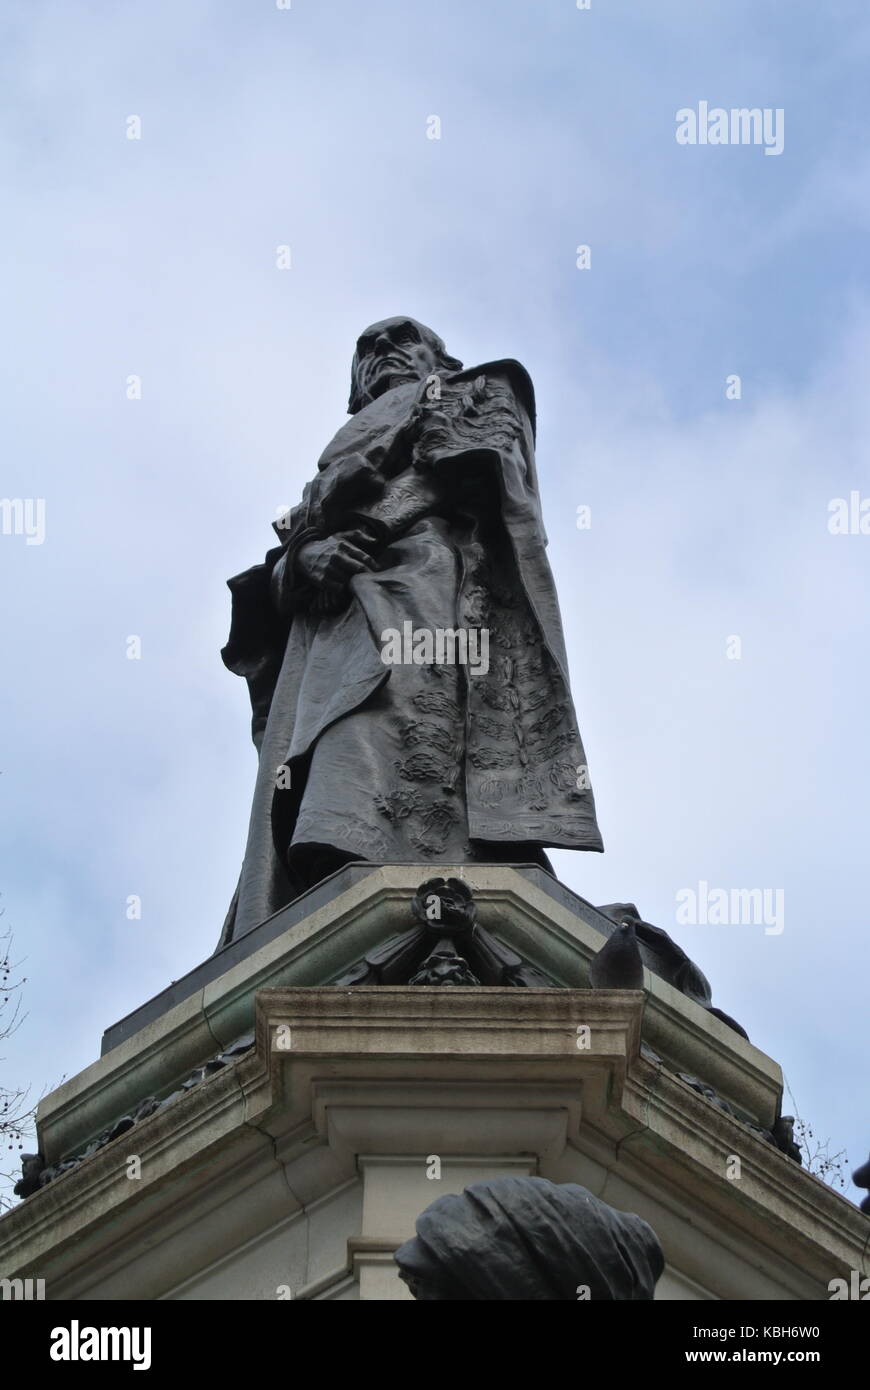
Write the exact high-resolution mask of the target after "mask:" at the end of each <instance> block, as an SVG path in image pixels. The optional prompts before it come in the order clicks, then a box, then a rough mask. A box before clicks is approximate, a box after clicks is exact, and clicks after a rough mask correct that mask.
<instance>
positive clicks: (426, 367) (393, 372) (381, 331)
mask: <svg viewBox="0 0 870 1390" xmlns="http://www.w3.org/2000/svg"><path fill="white" fill-rule="evenodd" d="M461 370H462V363H461V362H460V361H458V360H457V358H455V357H451V356H450V355H449V354H448V352H447V349H446V347H445V346H444V343H443V342H442V340H441V339H440V338H439V337H438V334H437V333H433V332H432V329H431V328H427V327H426V325H425V324H424V323H418V322H417V320H416V319H405V318H395V319H382V320H381V322H380V323H373V324H372V325H371V327H369V328H367V329H366V330H365V332H364V333H361V334H360V336H359V338H358V339H357V343H356V352H355V353H354V356H353V366H352V367H351V380H350V400H349V401H348V406H347V408H348V411H349V412H350V414H351V415H355V414H356V412H357V411H358V410H362V408H363V406H364V405H368V404H369V402H370V401H373V400H375V399H376V398H377V397H378V396H382V395H383V394H384V392H385V391H390V390H392V388H393V387H394V386H401V385H402V384H403V383H404V382H407V381H424V380H425V379H426V378H427V377H429V376H433V375H446V374H448V373H450V372H458V371H461Z"/></svg>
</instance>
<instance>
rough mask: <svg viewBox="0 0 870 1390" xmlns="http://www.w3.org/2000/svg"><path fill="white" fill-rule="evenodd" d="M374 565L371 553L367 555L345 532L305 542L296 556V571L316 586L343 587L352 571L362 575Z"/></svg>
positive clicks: (329, 588)
mask: <svg viewBox="0 0 870 1390" xmlns="http://www.w3.org/2000/svg"><path fill="white" fill-rule="evenodd" d="M352 534H354V533H352ZM374 567H375V562H374V560H373V559H372V557H371V555H367V554H366V552H365V551H364V550H361V549H360V547H359V546H358V545H356V544H355V542H354V541H353V540H351V539H350V538H349V537H348V536H346V535H344V536H342V535H338V536H327V538H326V540H322V541H308V542H307V543H306V544H305V545H303V546H302V547H301V549H300V550H299V551H298V553H297V555H296V568H297V570H298V571H299V572H300V574H302V575H304V576H305V578H306V579H307V580H308V581H309V583H311V584H313V585H314V587H315V588H316V589H326V590H335V589H337V588H343V587H344V586H345V585H346V584H347V582H348V580H350V579H352V578H353V576H354V575H355V574H362V573H363V572H364V571H365V570H371V569H374Z"/></svg>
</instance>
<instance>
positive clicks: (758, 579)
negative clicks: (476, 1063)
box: [0, 0, 870, 1196]
mask: <svg viewBox="0 0 870 1390" xmlns="http://www.w3.org/2000/svg"><path fill="white" fill-rule="evenodd" d="M0 40H2V41H0V64H2V86H0V112H2V142H0V159H2V178H3V184H4V188H5V200H4V202H5V208H4V215H3V219H2V225H0V239H2V242H3V248H2V249H3V263H4V267H5V276H4V279H5V289H4V295H3V300H4V303H3V322H4V325H5V331H4V334H3V337H2V340H0V356H2V364H0V365H2V375H3V379H4V384H5V404H4V409H3V415H2V428H3V434H4V436H5V438H4V440H3V467H2V473H0V493H2V495H3V496H4V497H7V498H21V499H27V498H30V499H44V500H45V515H44V526H45V531H44V540H43V542H42V544H27V537H26V536H25V535H23V534H15V533H14V530H13V533H12V534H8V535H0V559H2V566H3V574H4V582H3V585H2V604H3V613H2V632H3V649H4V655H5V658H6V665H5V673H4V679H3V690H2V700H3V704H4V709H3V719H2V731H3V744H4V750H3V753H2V759H0V767H2V778H0V798H2V813H3V818H4V837H3V838H4V848H5V851H6V853H5V855H4V859H3V864H2V869H0V889H2V894H3V896H2V900H0V901H2V904H3V905H4V906H5V909H6V916H5V919H4V920H5V922H7V923H9V924H10V925H11V926H12V927H13V928H14V930H15V933H16V938H17V944H18V948H19V951H20V952H21V953H22V954H24V955H26V957H27V964H26V974H27V976H28V981H27V985H26V1004H27V1007H28V1008H29V1017H28V1018H27V1021H26V1023H25V1025H24V1027H23V1028H22V1030H21V1031H20V1033H19V1034H18V1035H17V1037H16V1038H15V1039H13V1041H12V1042H11V1043H10V1044H8V1045H7V1046H6V1048H5V1049H4V1051H5V1055H6V1057H7V1061H6V1063H5V1064H4V1065H5V1072H6V1079H7V1081H8V1082H18V1081H21V1082H31V1083H32V1085H33V1087H34V1090H35V1092H36V1093H39V1092H40V1091H41V1090H42V1089H43V1087H44V1086H46V1085H53V1084H55V1083H56V1082H57V1081H58V1080H59V1079H60V1077H61V1075H62V1074H64V1073H65V1074H67V1075H72V1074H74V1073H76V1072H77V1071H79V1070H80V1069H81V1068H82V1067H83V1066H85V1065H87V1064H88V1063H89V1062H91V1061H92V1060H94V1058H95V1057H96V1056H97V1055H98V1053H99V1045H100V1036H101V1033H102V1031H103V1029H104V1028H105V1027H106V1026H107V1025H109V1024H111V1023H112V1022H114V1021H115V1020H116V1019H118V1018H120V1017H121V1016H123V1015H124V1014H126V1013H128V1012H129V1011H130V1010H131V1009H133V1008H135V1007H136V1006H138V1005H139V1004H141V1003H142V1002H144V1001H145V1000H146V999H148V998H150V997H151V996H152V995H154V994H156V993H157V992H158V991H159V990H160V989H162V988H163V987H164V986H165V985H166V984H168V982H169V981H170V980H173V979H177V978H178V977H179V976H181V975H182V974H184V973H185V972H186V971H187V970H189V969H191V968H192V967H193V966H195V965H196V964H198V963H199V962H200V961H201V960H202V959H203V958H204V957H205V956H207V955H208V954H210V952H211V951H212V950H213V948H214V946H215V943H216V941H217V937H218V933H219V931H220V927H221V923H222V921H223V917H224V913H225V911H226V907H227V903H228V901H229V898H230V896H231V894H232V891H233V888H234V885H235V881H236V877H237V874H238V869H239V864H240V861H241V856H242V852H243V848H244V840H245V833H246V826H247V818H248V813H249V806H250V797H251V792H252V789H253V781H254V775H255V754H254V751H253V748H252V745H251V744H250V740H249V709H248V702H247V694H246V689H245V685H244V682H242V681H240V680H238V679H237V678H235V677H233V676H232V675H230V674H229V673H228V672H227V671H226V670H225V669H224V667H223V665H222V663H221V660H220V654H219V653H220V648H221V646H222V645H223V643H224V641H225V640H226V635H227V631H228V621H229V594H228V592H227V590H226V587H225V580H226V579H227V578H228V577H229V576H230V575H233V574H235V573H237V572H238V571H240V570H242V569H244V568H247V567H248V566H249V565H251V564H253V563H256V562H258V561H259V560H260V559H261V558H262V555H263V553H264V551H265V550H266V549H267V548H268V547H269V546H270V545H271V544H272V543H273V540H274V536H273V533H272V531H271V528H270V524H271V521H272V519H273V517H274V516H275V515H276V514H277V513H278V511H279V510H280V509H282V508H285V507H287V506H289V505H291V504H293V503H294V502H295V501H297V500H298V498H299V496H300V493H301V490H302V486H303V484H304V483H305V481H306V480H307V479H308V478H309V476H310V475H311V474H312V472H313V470H314V468H315V464H316V460H317V458H318V456H319V454H320V452H321V450H322V449H323V447H324V445H325V444H326V443H327V442H328V440H329V439H330V437H331V436H332V434H333V433H334V432H335V430H336V429H337V428H338V427H339V426H340V425H341V423H342V422H343V420H344V419H345V418H346V417H345V408H346V400H347V390H348V381H349V365H350V358H351V354H352V350H353V344H354V340H355V338H356V336H357V334H358V333H359V332H360V331H361V330H362V328H364V327H365V326H366V325H367V324H368V323H370V322H371V321H372V320H375V319H379V318H382V317H385V316H388V315H393V314H410V315H413V316H414V317H416V318H418V319H422V320H423V321H424V322H427V323H430V324H431V325H432V326H433V327H434V328H435V329H436V330H437V331H438V332H440V333H441V334H442V336H443V337H444V338H445V339H446V341H447V345H448V348H449V349H450V351H451V352H452V353H454V354H455V355H456V356H458V357H460V358H462V359H463V361H464V362H465V363H466V364H467V365H469V366H471V365H474V364H475V363H478V362H483V361H486V360H488V359H493V358H498V357H507V356H511V357H516V358H519V360H520V361H522V362H523V363H524V365H525V366H526V367H527V368H528V370H529V371H530V373H531V375H532V378H533V380H534V383H535V388H536V392H537V398H538V413H539V434H538V468H539V474H540V479H541V490H542V498H543V507H544V515H545V520H546V524H547V529H548V532H549V537H550V558H551V563H552V566H553V570H554V573H555V577H556V582H557V586H558V589H559V592H560V596H561V602H562V609H563V615H564V621H565V628H566V635H567V640H568V648H569V655H570V663H571V676H572V682H573V688H574V696H575V703H576V706H577V709H578V714H579V718H580V728H581V732H582V735H583V739H584V742H585V746H586V752H587V755H588V758H589V766H590V770H591V777H592V783H593V786H594V789H595V793H596V799H597V804H598V812H599V821H600V825H601V829H602V833H603V835H604V841H605V851H606V852H605V854H604V855H603V856H598V855H591V854H587V855H582V854H570V853H567V852H559V853H556V854H555V855H554V863H555V864H556V867H557V871H558V873H559V875H560V876H561V877H562V879H563V880H564V881H565V882H566V883H567V884H568V885H569V886H570V887H571V888H573V889H575V890H576V891H577V892H579V893H580V894H581V895H582V896H583V897H585V898H587V899H588V900H589V901H591V902H593V903H608V902H612V901H617V900H619V901H633V902H635V903H636V904H637V905H638V908H639V909H640V911H641V914H642V915H643V916H644V917H645V918H646V919H647V920H649V921H651V922H654V923H656V924H657V925H659V926H661V927H664V928H665V929H666V930H668V931H670V932H671V933H672V935H674V936H675V938H676V939H677V940H678V941H679V942H680V944H681V945H682V946H683V947H684V948H685V949H686V950H687V951H688V952H689V954H690V955H691V956H692V957H693V959H694V960H696V961H697V962H698V964H699V965H700V966H701V967H702V969H703V970H704V971H705V972H706V973H707V975H708V976H709V978H710V980H711V982H712V985H713V995H714V1002H715V1003H717V1004H718V1005H719V1006H720V1007H721V1008H723V1009H725V1010H726V1011H728V1012H729V1013H731V1014H733V1015H734V1016H735V1017H736V1018H738V1019H739V1020H740V1021H741V1022H742V1023H743V1025H744V1026H745V1028H746V1029H747V1030H748V1032H749V1034H750V1037H751V1038H752V1040H753V1042H755V1043H756V1044H757V1045H758V1046H759V1047H760V1048H762V1049H763V1050H764V1051H765V1052H767V1053H768V1054H769V1055H770V1056H772V1057H774V1058H775V1059H776V1060H777V1061H778V1062H779V1063H780V1064H781V1065H782V1067H783V1069H784V1072H785V1075H786V1078H787V1080H788V1083H789V1085H790V1087H791V1090H792V1092H793V1094H794V1098H795V1101H794V1102H792V1101H790V1100H789V1099H788V1097H787V1098H786V1102H785V1109H786V1110H787V1111H789V1112H792V1111H793V1110H794V1104H795V1103H796V1104H797V1108H798V1112H799V1113H800V1114H801V1115H802V1116H804V1118H806V1119H808V1120H809V1121H810V1122H811V1123H812V1125H813V1128H814V1129H815V1131H816V1133H817V1135H819V1136H820V1137H821V1138H822V1139H827V1138H830V1139H831V1141H832V1142H831V1147H832V1149H833V1150H838V1149H841V1148H846V1149H847V1151H848V1157H849V1167H850V1169H851V1168H854V1167H856V1166H857V1165H858V1164H859V1163H860V1162H862V1161H863V1160H864V1159H865V1158H866V1156H867V1151H868V1146H870V1105H868V1103H867V1060H866V1035H867V974H868V970H867V962H868V931H870V921H868V907H867V892H866V880H867V872H868V854H867V810H868V778H870V755H868V737H867V708H868V685H870V641H868V638H870V630H868V621H870V620H868V612H870V609H868V581H867V574H868V563H870V535H862V534H860V531H859V533H858V534H847V535H833V534H831V532H830V530H829V525H828V523H829V504H830V502H831V501H832V499H835V498H848V497H849V496H850V493H852V492H857V493H858V494H859V496H860V498H861V499H863V498H864V497H870V478H868V463H867V460H868V435H870V429H868V417H870V408H868V386H867V377H868V350H870V299H868V255H867V235H868V222H870V152H868V144H867V139H866V129H867V123H866V116H865V114H864V107H865V106H866V100H867V83H866V74H867V68H868V60H870V12H868V9H867V5H866V0H827V3H825V4H824V5H821V4H818V3H815V2H814V0H789V3H788V4H787V5H786V4H784V3H782V0H727V2H726V0H702V3H699V0H655V3H653V0H643V3H640V4H639V3H637V0H592V5H591V8H590V9H589V10H588V11H586V10H579V9H577V7H576V3H575V0H438V3H419V0H418V3H412V2H411V0H369V2H368V3H360V0H292V8H289V9H286V10H280V9H278V8H277V6H276V4H275V3H274V0H183V3H179V0H149V2H148V3H135V4H134V3H109V2H107V3H99V2H98V0H94V2H93V3H83V2H82V0H79V2H78V3H75V0H62V2H61V0H57V2H56V3H55V2H53V0H19V2H18V3H16V0H7V4H6V6H5V7H4V18H3V22H2V35H0ZM700 102H707V103H708V104H709V106H710V107H711V108H714V107H723V108H726V109H730V108H732V107H735V108H737V107H759V108H768V109H769V110H770V111H771V112H776V111H777V110H781V111H782V112H783V113H784V115H783V117H782V121H783V127H782V128H783V132H784V142H783V148H782V152H781V153H779V154H775V155H767V154H766V153H765V150H764V147H763V146H762V145H725V146H723V145H719V146H716V145H710V144H707V145H700V144H699V145H695V146H688V145H681V144H679V143H678V142H677V140H676V138H675V131H676V126H677V122H676V119H675V118H676V113H677V111H678V110H681V109H683V108H692V109H695V110H697V108H698V104H699V103H700ZM131 116H138V117H139V119H140V121H141V138H140V139H129V138H128V131H130V130H135V124H133V125H131V124H130V122H129V118H130V117H131ZM432 116H437V117H438V118H439V120H440V139H430V138H428V133H431V132H432V130H433V128H434V127H433V123H432V122H431V120H430V118H431V117H432ZM427 132H428V133H427ZM579 245H588V246H589V247H590V248H591V266H590V268H588V269H578V268H577V264H576V262H577V247H578V246H579ZM280 246H289V247H290V260H291V267H290V269H279V268H278V267H277V265H276V257H277V255H278V252H277V248H278V247H280ZM733 374H736V375H738V376H739V377H740V384H741V396H740V399H729V398H728V397H727V396H726V379H727V378H728V377H729V376H731V375H733ZM131 376H138V377H139V378H140V379H141V399H140V400H129V399H127V389H128V388H127V382H128V378H129V377H131ZM732 394H733V393H732ZM578 507H590V508H591V526H590V527H589V528H588V529H585V530H580V529H578V527H577V524H576V519H577V509H578ZM33 539H36V537H34V538H33ZM133 635H135V636H138V637H139V638H140V639H141V648H142V655H141V660H138V661H131V660H128V659H127V640H128V638H129V637H130V636H133ZM734 637H738V638H739V639H740V644H741V646H740V652H741V654H740V656H739V659H734V652H735V650H737V649H736V648H735V644H734V643H733V642H732V643H731V645H730V647H729V645H728V643H729V639H731V638H734ZM729 653H730V655H729ZM702 881H703V882H706V883H707V884H709V885H710V889H711V890H712V889H713V888H725V889H726V890H731V889H753V888H759V889H768V890H770V891H771V892H777V891H780V892H782V893H783V894H784V918H783V930H782V931H780V932H766V931H765V929H764V926H763V925H761V924H756V925H751V924H743V925H741V924H740V923H732V924H731V925H710V924H704V923H698V924H697V925H686V924H678V923H677V920H676V904H677V895H678V894H679V893H680V891H681V890H683V889H689V888H694V889H697V887H698V884H699V883H700V882H702ZM131 894H138V895H141V898H142V904H143V910H142V918H141V921H128V920H127V917H126V902H127V898H128V896H129V895H131ZM850 1192H851V1195H853V1196H855V1195H856V1194H855V1191H854V1189H850Z"/></svg>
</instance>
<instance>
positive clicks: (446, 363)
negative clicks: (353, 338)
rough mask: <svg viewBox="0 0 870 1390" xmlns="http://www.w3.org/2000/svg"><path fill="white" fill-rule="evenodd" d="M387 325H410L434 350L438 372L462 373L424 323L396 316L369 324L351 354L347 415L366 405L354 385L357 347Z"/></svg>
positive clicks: (455, 358)
mask: <svg viewBox="0 0 870 1390" xmlns="http://www.w3.org/2000/svg"><path fill="white" fill-rule="evenodd" d="M388 323H412V324H413V325H414V327H415V328H417V329H419V330H420V335H421V337H423V338H424V339H426V340H427V341H428V342H429V343H430V344H431V346H432V347H433V348H434V349H435V360H436V365H437V367H438V368H439V370H440V371H442V372H444V373H445V375H449V374H450V373H451V372H461V371H462V363H461V362H460V361H459V358H458V357H451V356H450V353H449V352H448V351H447V347H446V345H445V343H444V340H443V339H442V338H439V336H438V334H437V333H436V332H435V331H434V330H433V329H431V328H427V326H426V324H425V323H420V321H419V319H412V318H404V317H402V316H401V315H397V316H396V317H394V318H390V319H381V320H380V321H379V322H378V323H373V324H370V325H369V327H368V328H366V329H364V331H363V332H362V333H361V334H360V336H359V338H357V342H356V350H355V351H354V354H353V363H352V365H351V369H350V399H349V400H348V403H347V411H348V414H349V415H356V413H357V411H358V410H362V408H363V406H364V405H366V404H367V399H366V397H365V396H364V395H363V394H362V392H361V391H359V390H358V388H357V383H356V373H357V366H358V365H359V358H360V351H359V345H360V343H361V341H362V339H363V338H366V337H368V336H369V335H370V334H371V333H373V332H374V331H375V330H376V329H379V328H384V327H385V326H386V325H387V324H388Z"/></svg>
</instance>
